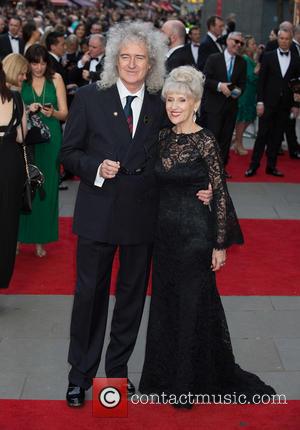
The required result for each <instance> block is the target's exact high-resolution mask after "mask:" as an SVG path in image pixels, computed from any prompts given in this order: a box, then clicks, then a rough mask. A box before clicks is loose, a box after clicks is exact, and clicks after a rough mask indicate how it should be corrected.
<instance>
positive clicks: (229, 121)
mask: <svg viewBox="0 0 300 430" xmlns="http://www.w3.org/2000/svg"><path fill="white" fill-rule="evenodd" d="M236 115H237V108H236V105H233V104H232V100H227V101H226V102H225V103H224V106H223V107H222V109H221V111H220V112H218V113H213V112H206V113H205V122H206V125H207V128H208V129H209V130H210V131H211V132H212V133H213V135H214V136H215V138H216V139H217V142H218V144H219V147H220V151H221V157H222V160H223V163H224V166H226V164H227V163H228V160H229V150H230V145H231V139H232V135H233V131H234V127H235V121H236Z"/></svg>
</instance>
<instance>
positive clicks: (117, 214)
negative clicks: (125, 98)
mask: <svg viewBox="0 0 300 430" xmlns="http://www.w3.org/2000/svg"><path fill="white" fill-rule="evenodd" d="M164 112H165V109H164V106H163V103H162V101H161V98H160V95H159V94H155V95H153V94H149V93H148V92H147V91H145V96H144V101H143V105H142V110H141V113H140V117H139V123H138V126H137V129H136V132H135V135H134V138H133V139H132V138H131V135H130V133H129V129H128V125H127V122H126V118H125V115H124V111H123V107H122V104H121V100H120V97H119V93H118V90H117V87H116V85H114V86H113V87H111V88H109V89H106V90H100V89H98V86H97V84H96V83H94V84H90V85H86V86H84V87H82V88H80V89H79V90H78V92H77V93H76V95H75V98H74V101H73V103H72V105H71V109H70V113H69V117H68V120H67V123H66V128H65V132H64V139H63V145H62V151H61V159H62V162H63V164H64V166H65V168H66V169H67V170H68V171H71V172H72V173H74V174H75V175H78V176H80V178H81V183H80V185H79V190H78V195H77V201H76V206H75V214H74V232H75V233H76V234H78V235H81V236H83V237H85V238H88V239H93V240H97V241H101V242H107V243H112V244H138V243H147V242H152V241H153V234H154V229H155V222H156V217H157V187H156V180H155V176H154V163H155V159H156V155H157V149H158V145H157V142H158V132H159V130H160V129H161V128H163V127H164V126H165V124H166V122H165V113H164ZM105 159H110V160H116V161H120V163H121V166H123V167H125V168H127V169H128V170H131V169H137V168H139V167H141V166H143V165H145V170H144V171H143V173H142V174H141V175H124V174H118V175H117V176H116V178H114V179H107V180H105V182H104V184H103V186H102V188H99V187H97V186H95V185H94V181H95V178H96V175H97V171H98V167H99V165H100V163H102V162H103V160H105Z"/></svg>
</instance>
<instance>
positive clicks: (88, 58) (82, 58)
mask: <svg viewBox="0 0 300 430" xmlns="http://www.w3.org/2000/svg"><path fill="white" fill-rule="evenodd" d="M90 60H91V56H90V54H89V53H88V52H86V53H85V54H84V55H83V56H82V57H81V59H80V61H81V63H82V64H83V65H85V63H87V62H88V61H90Z"/></svg>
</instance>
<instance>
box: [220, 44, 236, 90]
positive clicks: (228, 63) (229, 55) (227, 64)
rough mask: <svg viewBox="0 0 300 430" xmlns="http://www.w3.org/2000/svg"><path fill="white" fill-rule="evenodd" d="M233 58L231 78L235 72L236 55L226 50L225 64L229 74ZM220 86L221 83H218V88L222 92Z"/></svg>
mask: <svg viewBox="0 0 300 430" xmlns="http://www.w3.org/2000/svg"><path fill="white" fill-rule="evenodd" d="M232 57H233V64H232V71H231V76H232V72H233V69H234V63H235V55H231V54H229V52H228V50H227V49H225V51H224V58H225V64H226V70H227V72H228V70H229V66H230V62H231V58H232ZM220 84H221V82H219V83H218V88H217V90H218V91H221V90H220Z"/></svg>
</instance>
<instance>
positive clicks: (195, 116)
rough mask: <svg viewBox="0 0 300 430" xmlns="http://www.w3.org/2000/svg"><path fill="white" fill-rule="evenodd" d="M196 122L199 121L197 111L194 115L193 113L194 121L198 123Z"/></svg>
mask: <svg viewBox="0 0 300 430" xmlns="http://www.w3.org/2000/svg"><path fill="white" fill-rule="evenodd" d="M196 120H197V111H196V110H194V113H193V121H194V122H196Z"/></svg>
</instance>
